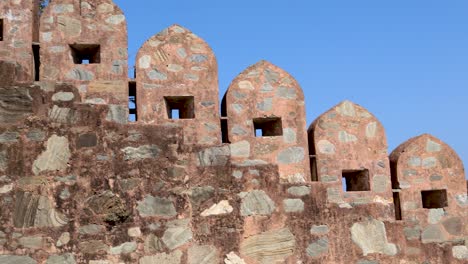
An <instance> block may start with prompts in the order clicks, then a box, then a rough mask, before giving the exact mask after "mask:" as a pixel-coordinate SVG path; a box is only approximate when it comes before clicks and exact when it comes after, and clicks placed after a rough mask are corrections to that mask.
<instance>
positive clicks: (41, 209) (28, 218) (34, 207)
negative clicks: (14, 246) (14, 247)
mask: <svg viewBox="0 0 468 264" xmlns="http://www.w3.org/2000/svg"><path fill="white" fill-rule="evenodd" d="M67 222H68V219H67V217H65V216H64V215H63V214H61V213H60V212H58V211H57V210H56V209H55V208H53V207H52V205H51V202H50V200H49V199H48V197H45V196H39V195H36V194H32V193H28V192H21V191H19V192H17V193H16V203H15V209H14V213H13V223H14V226H15V227H17V228H23V227H25V228H28V227H61V226H64V225H65V224H66V223H67Z"/></svg>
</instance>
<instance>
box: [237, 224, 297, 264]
mask: <svg viewBox="0 0 468 264" xmlns="http://www.w3.org/2000/svg"><path fill="white" fill-rule="evenodd" d="M295 247H296V240H295V237H294V235H293V234H292V233H291V231H289V230H288V229H281V230H273V231H268V232H264V233H261V234H258V235H255V236H252V237H249V238H247V239H246V240H244V241H243V242H242V243H241V247H240V252H241V254H242V255H245V256H248V257H250V258H252V259H255V260H256V261H258V262H260V263H272V262H273V263H275V262H280V261H284V260H285V259H286V258H287V257H288V256H290V255H292V254H293V253H294V250H295Z"/></svg>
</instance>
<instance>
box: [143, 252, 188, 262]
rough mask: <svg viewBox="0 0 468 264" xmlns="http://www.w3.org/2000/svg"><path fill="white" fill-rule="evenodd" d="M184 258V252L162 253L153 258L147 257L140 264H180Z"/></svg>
mask: <svg viewBox="0 0 468 264" xmlns="http://www.w3.org/2000/svg"><path fill="white" fill-rule="evenodd" d="M181 258H182V252H181V251H179V250H176V251H174V252H172V253H170V254H166V253H161V254H157V255H153V256H146V257H142V258H141V259H140V262H139V263H140V264H154V263H165V264H180V263H181V262H180V260H181Z"/></svg>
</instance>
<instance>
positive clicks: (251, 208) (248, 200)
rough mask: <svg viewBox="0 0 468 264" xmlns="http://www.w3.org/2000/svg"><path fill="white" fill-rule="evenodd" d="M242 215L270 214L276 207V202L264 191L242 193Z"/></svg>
mask: <svg viewBox="0 0 468 264" xmlns="http://www.w3.org/2000/svg"><path fill="white" fill-rule="evenodd" d="M239 196H240V197H241V198H242V204H241V215H243V216H249V215H270V214H271V213H272V212H273V211H274V210H275V208H276V206H275V203H274V202H273V201H272V200H271V199H270V197H269V196H268V195H267V194H266V193H265V192H264V191H259V190H255V191H251V192H248V193H241V194H240V195H239Z"/></svg>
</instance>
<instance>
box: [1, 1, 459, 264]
mask: <svg viewBox="0 0 468 264" xmlns="http://www.w3.org/2000/svg"><path fill="white" fill-rule="evenodd" d="M33 1H34V5H33V4H32V3H33ZM35 1H36V0H10V1H3V2H2V3H0V7H1V8H0V15H1V16H0V18H2V19H3V22H4V33H5V39H4V40H3V41H0V94H1V96H0V121H2V122H0V172H1V173H0V208H1V210H0V263H2V264H3V263H7V264H13V263H14V264H17V263H19V264H22V263H26V264H31V263H41V264H44V263H49V264H50V263H68V264H70V263H87V264H114V263H119V264H122V263H140V264H154V263H169V264H171V263H176V264H187V263H225V264H247V263H248V264H254V263H255V264H258V263H268V264H273V263H287V264H305V263H324V264H325V263H328V264H332V263H359V264H379V263H381V264H384V263H395V262H398V263H399V264H415V263H425V264H428V263H429V262H430V263H451V264H452V263H454V264H461V263H466V251H467V250H466V237H467V219H468V215H467V210H466V209H467V208H468V195H467V192H466V186H467V185H466V181H465V178H464V177H465V175H464V170H463V167H462V164H461V162H460V159H459V158H458V156H457V154H456V153H455V152H454V151H453V150H452V149H450V148H449V147H448V146H447V145H446V144H444V143H443V142H441V141H440V140H437V139H435V138H434V137H431V136H428V135H423V136H421V137H418V138H416V139H412V140H410V141H408V142H407V143H405V144H403V145H402V146H401V147H399V148H398V149H397V150H395V151H394V153H393V154H392V155H391V157H390V160H391V162H390V163H389V162H388V161H389V160H388V157H387V155H388V154H387V153H388V150H387V147H386V139H385V131H384V130H383V126H382V125H381V124H380V123H379V122H378V120H377V119H376V118H375V117H374V116H373V115H372V114H371V113H369V112H368V111H366V110H365V109H364V108H362V107H360V106H358V105H356V104H353V103H351V102H348V101H345V102H343V103H341V104H339V105H337V106H336V107H334V108H332V109H331V110H330V111H328V112H327V113H325V114H323V115H322V116H320V117H319V118H318V119H317V121H315V122H314V124H313V125H312V126H311V130H309V133H308V134H309V138H308V139H307V138H306V130H305V122H306V121H305V114H304V112H305V111H304V108H305V106H304V98H303V95H302V91H301V90H300V88H299V86H298V84H297V82H296V81H295V80H294V79H293V78H292V77H291V76H290V75H289V74H287V73H285V72H284V71H282V70H281V69H279V68H278V67H276V66H273V65H271V64H270V63H268V62H264V61H262V62H260V63H258V64H256V65H254V66H252V67H250V68H248V69H247V70H246V71H244V72H243V73H242V74H240V75H239V77H237V78H236V79H235V80H234V81H233V83H232V85H231V87H230V89H229V91H228V92H227V94H226V96H225V100H224V102H223V104H222V106H223V107H222V108H223V109H222V111H221V112H222V115H223V118H222V120H220V118H219V114H218V113H219V112H218V108H219V107H218V94H217V93H218V89H217V73H216V71H217V66H216V59H215V57H214V55H213V54H212V51H211V50H210V49H209V47H208V45H207V44H206V43H205V42H204V41H203V40H201V39H200V38H198V37H197V36H195V35H194V34H193V33H191V32H189V31H188V30H186V29H184V28H183V27H180V26H172V27H170V28H169V29H167V30H164V31H162V32H161V33H160V34H159V35H158V36H155V37H153V38H151V39H150V40H148V41H147V43H145V45H144V47H142V49H141V52H140V54H139V57H138V61H137V68H138V67H139V68H138V75H137V77H138V78H137V80H130V82H131V84H132V85H134V84H136V88H137V94H138V95H140V96H143V97H144V98H143V99H142V98H139V102H140V103H141V104H139V109H138V111H137V114H138V115H137V116H138V120H139V121H137V122H135V123H130V122H129V121H128V112H129V110H128V107H127V100H128V98H127V96H128V89H127V83H128V82H129V80H128V79H127V76H126V71H127V70H126V67H127V66H126V65H127V61H126V57H127V50H126V36H125V30H124V28H125V17H124V16H123V15H122V12H121V11H120V10H119V9H118V8H117V7H116V5H115V4H113V3H112V2H111V1H110V0H82V1H78V0H54V1H52V3H51V4H50V5H49V7H48V8H47V9H46V10H45V14H44V15H43V16H42V18H41V20H42V22H43V23H42V28H41V34H40V35H41V38H40V40H41V43H40V45H41V52H42V54H41V56H42V58H41V59H42V61H43V62H44V64H43V65H42V68H41V76H40V77H41V78H42V79H41V81H39V82H35V83H34V84H33V83H31V81H32V79H33V75H31V74H32V71H31V70H32V69H33V67H32V65H31V64H32V62H33V61H32V60H31V44H32V42H31V39H34V38H35V37H37V38H36V39H35V41H37V39H38V36H29V35H34V34H37V33H38V32H37V31H38V28H37V23H36V22H37V20H36V21H34V19H38V18H39V17H38V16H37V15H31V13H32V12H33V14H37V12H36V10H34V9H35V7H37V6H38V5H37V2H35ZM33 7H34V8H33ZM34 17H35V18H34ZM31 18H33V20H31ZM30 29H31V30H30ZM96 36H98V37H96ZM124 36H125V42H122V40H123V38H124ZM10 37H14V38H16V40H14V41H12V39H10ZM74 43H78V44H100V45H101V63H99V64H93V63H92V64H89V65H83V64H82V65H79V64H74V63H73V62H72V60H71V58H72V57H71V50H70V44H72V45H73V44H74ZM109 46H111V47H112V49H109V48H108V47H109ZM88 47H89V46H88ZM78 48H79V47H78ZM16 58H17V59H16ZM26 64H27V65H26ZM143 79H144V81H142V80H143ZM135 82H136V83H135ZM164 96H170V97H167V98H166V99H167V100H165V99H164ZM183 96H193V99H194V100H193V108H194V110H195V112H194V114H195V118H194V119H184V118H182V119H179V120H169V118H168V116H169V115H168V111H167V108H166V103H169V104H175V106H174V105H173V106H174V107H180V104H181V102H184V106H185V104H187V106H191V104H192V101H191V100H182V99H187V98H181V97H183ZM145 100H146V101H145ZM140 114H141V115H140ZM184 114H186V113H182V116H183V115H184ZM158 118H159V119H158ZM279 118H281V122H278V120H279ZM221 124H222V127H223V133H221V131H220V127H221ZM254 124H255V125H256V126H257V128H258V127H263V130H264V131H263V132H264V136H263V137H255V133H254V127H255V126H254ZM226 125H227V126H226ZM222 134H223V137H221V135H222ZM273 135H276V136H273ZM221 138H223V141H224V142H226V143H223V144H221V143H220V142H221ZM308 143H309V144H308ZM231 153H232V154H233V155H231ZM309 153H310V154H312V156H309ZM310 165H312V171H313V174H312V175H309V167H310ZM364 169H367V170H368V174H369V175H368V177H367V175H366V173H365V172H366V171H364V172H363V170H364ZM357 171H361V172H360V173H357ZM390 172H391V173H390ZM343 174H345V175H346V176H347V177H346V178H347V179H348V183H350V184H351V185H353V184H357V185H359V187H362V186H364V187H366V188H368V190H367V189H366V190H360V191H356V190H353V191H349V190H348V191H344V190H343V187H344V186H343V185H342V176H343ZM311 176H313V177H311ZM356 178H358V179H365V180H366V181H363V182H360V181H359V180H356ZM311 180H312V181H311ZM364 183H365V184H364ZM348 189H352V188H348ZM392 189H393V191H392ZM434 190H442V191H444V190H445V191H446V192H447V202H446V203H445V201H444V199H443V198H444V197H443V195H440V196H437V195H435V196H433V197H432V198H428V199H426V198H425V202H424V203H423V195H422V191H434ZM393 192H394V193H393ZM438 193H442V194H443V192H438ZM393 198H395V199H393ZM398 201H399V202H398ZM423 205H424V206H423ZM424 207H427V208H424ZM399 209H401V213H402V214H401V216H402V217H401V218H402V219H401V220H400V219H399V218H398V217H399V216H400V215H399V212H400V211H399ZM395 213H396V214H395ZM395 217H397V219H395ZM377 219H378V220H377ZM397 249H398V250H397ZM365 255H367V256H365Z"/></svg>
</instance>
